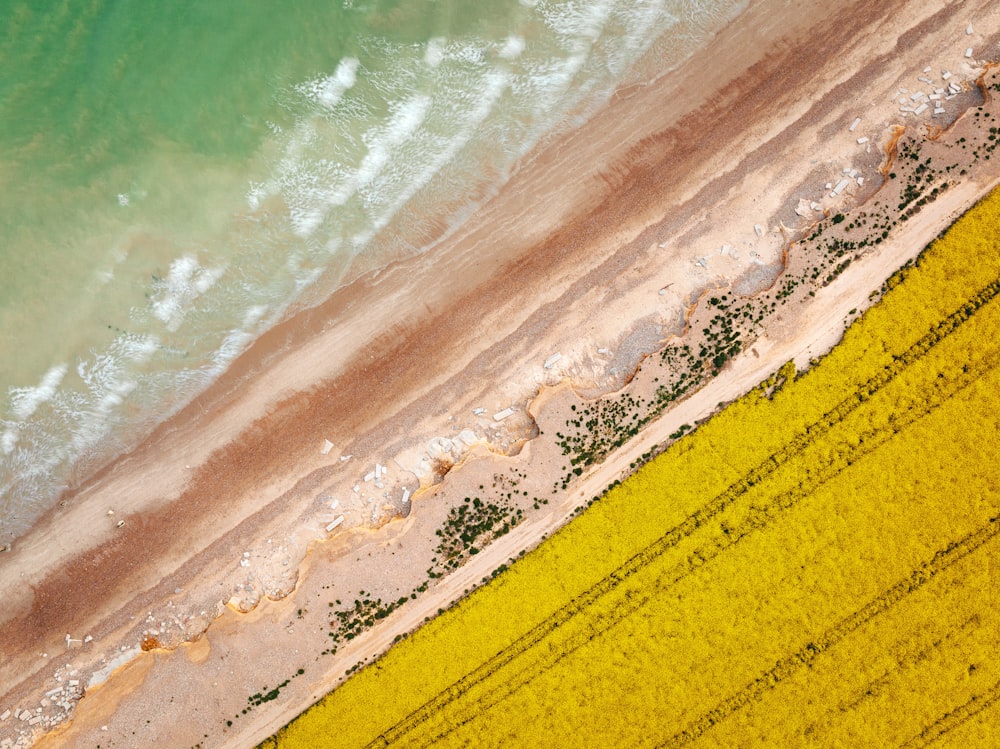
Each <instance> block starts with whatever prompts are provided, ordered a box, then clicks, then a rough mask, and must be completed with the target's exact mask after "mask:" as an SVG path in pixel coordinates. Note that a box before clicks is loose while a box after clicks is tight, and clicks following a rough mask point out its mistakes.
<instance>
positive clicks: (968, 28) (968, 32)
mask: <svg viewBox="0 0 1000 749" xmlns="http://www.w3.org/2000/svg"><path fill="white" fill-rule="evenodd" d="M965 35H966V36H972V24H971V23H970V24H969V25H968V26H966V27H965Z"/></svg>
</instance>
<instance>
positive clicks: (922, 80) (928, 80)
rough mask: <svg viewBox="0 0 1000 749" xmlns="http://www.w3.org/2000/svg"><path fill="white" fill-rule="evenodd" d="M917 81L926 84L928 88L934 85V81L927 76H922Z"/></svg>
mask: <svg viewBox="0 0 1000 749" xmlns="http://www.w3.org/2000/svg"><path fill="white" fill-rule="evenodd" d="M917 80H918V81H920V82H921V83H926V84H927V85H928V86H930V85H931V84H933V83H934V81H932V80H931V79H930V78H927V77H926V76H920V77H919V78H917Z"/></svg>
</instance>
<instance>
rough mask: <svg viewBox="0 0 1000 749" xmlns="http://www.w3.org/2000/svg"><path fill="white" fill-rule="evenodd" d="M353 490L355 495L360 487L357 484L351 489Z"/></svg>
mask: <svg viewBox="0 0 1000 749" xmlns="http://www.w3.org/2000/svg"><path fill="white" fill-rule="evenodd" d="M353 489H354V493H355V494H357V493H358V492H359V491H361V486H360V485H358V484H355V485H354V487H353Z"/></svg>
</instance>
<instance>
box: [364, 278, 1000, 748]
mask: <svg viewBox="0 0 1000 749" xmlns="http://www.w3.org/2000/svg"><path fill="white" fill-rule="evenodd" d="M998 295H1000V279H995V280H993V281H992V282H990V283H989V284H987V285H986V286H984V287H983V288H982V289H980V291H979V292H977V293H976V294H974V295H973V296H971V297H970V298H969V299H968V300H967V301H966V302H965V303H963V304H962V305H961V306H960V307H959V308H958V309H956V310H955V311H954V312H952V313H951V314H949V315H948V316H947V317H945V318H943V319H942V320H941V321H940V322H939V323H937V324H936V325H935V326H934V327H933V328H931V329H930V330H929V331H928V332H927V333H926V334H924V335H923V336H922V337H921V338H919V339H918V340H917V341H916V342H915V343H913V344H912V345H911V346H910V347H909V348H908V349H906V350H905V351H904V352H903V353H902V354H898V355H895V356H894V357H893V360H892V361H891V362H890V363H887V364H886V365H885V366H884V367H883V369H882V370H881V371H879V372H878V373H877V374H875V375H873V376H872V377H871V378H869V379H868V380H866V381H865V382H864V383H862V384H861V385H860V386H859V387H858V388H857V389H856V390H855V392H854V393H852V394H850V395H848V396H847V397H845V398H844V399H843V400H841V401H840V402H839V403H838V404H837V405H836V406H834V407H833V408H832V409H831V410H830V411H828V412H827V413H826V414H824V415H823V416H822V417H821V418H820V419H818V420H817V421H816V422H814V423H813V424H811V425H809V426H807V427H806V428H805V429H804V430H801V431H800V432H799V434H797V435H795V436H794V437H793V438H792V439H790V440H789V441H788V443H787V444H786V445H785V446H784V447H783V448H781V449H779V450H777V451H775V452H774V453H773V454H772V455H770V456H769V457H767V458H765V459H764V460H763V461H761V462H760V463H759V464H758V465H756V466H754V467H753V468H752V469H751V470H749V471H748V472H747V473H746V474H745V475H744V476H743V477H742V478H741V479H739V480H738V481H736V482H735V483H733V484H731V485H730V486H729V487H728V488H727V489H726V490H725V491H724V492H722V493H721V494H719V495H717V496H716V497H715V498H714V499H712V500H711V501H709V502H708V503H707V504H705V505H703V506H702V507H701V508H700V509H698V510H697V511H695V512H694V513H692V514H691V515H689V516H688V517H687V518H686V519H685V520H683V521H682V522H681V523H680V524H678V525H676V526H674V527H673V528H671V529H670V530H668V531H667V532H666V533H664V534H663V535H662V536H660V537H659V538H658V539H657V540H656V541H654V542H653V543H651V544H649V545H648V546H647V547H645V548H644V549H642V550H640V551H639V552H637V553H636V554H635V555H633V556H632V557H631V558H629V559H628V560H627V561H626V562H625V563H623V564H622V565H620V566H619V567H618V568H617V569H615V570H614V571H612V572H611V573H609V574H608V575H607V576H605V577H604V578H602V579H601V580H600V581H598V582H597V583H595V584H594V585H592V586H591V587H590V588H588V589H587V590H586V591H584V592H583V593H581V594H580V595H578V596H576V597H574V598H573V599H571V600H570V601H569V602H567V603H566V604H565V605H564V606H562V607H561V608H559V609H558V610H556V611H555V612H553V613H552V614H551V615H549V616H548V617H547V618H546V619H544V620H543V621H541V622H540V623H538V624H537V625H535V626H534V627H533V628H531V629H530V630H528V631H527V632H526V633H525V634H524V635H522V636H520V637H519V638H518V639H517V640H515V641H514V642H513V643H511V644H510V645H509V646H507V647H506V648H504V649H503V650H501V651H499V652H497V653H496V654H495V655H493V656H492V657H491V658H489V659H488V660H486V661H485V662H483V663H482V664H481V665H480V666H479V667H477V668H475V669H473V670H472V671H471V672H469V673H468V674H466V675H465V676H463V677H461V678H460V679H458V680H457V681H455V682H454V683H452V684H451V685H449V686H448V687H447V688H445V689H444V690H442V691H440V692H439V693H438V694H437V695H435V696H434V697H432V698H431V699H430V700H428V701H427V702H425V703H424V704H423V705H422V706H421V707H419V708H418V709H417V710H415V711H413V712H412V713H410V714H409V715H408V716H407V717H405V718H403V719H402V720H401V721H399V722H397V723H396V724H394V725H393V726H391V727H390V728H389V729H388V730H386V731H384V732H383V733H382V734H380V735H379V736H377V737H376V738H375V739H373V740H372V741H371V742H370V743H369V744H368V745H367V746H369V747H376V746H388V745H389V744H391V743H393V742H394V741H396V740H398V739H399V738H401V737H402V736H404V735H406V734H407V733H409V732H411V731H413V730H414V729H415V728H417V727H418V726H419V725H421V724H422V723H424V722H425V721H426V720H428V719H429V718H430V717H431V716H433V715H435V714H438V713H439V712H440V711H441V710H442V709H443V708H444V707H446V706H447V705H448V704H449V703H451V702H453V701H454V700H456V699H458V698H459V697H461V696H463V695H464V694H466V693H467V692H468V691H469V690H470V689H472V688H473V687H475V686H476V685H478V684H480V683H482V682H483V681H485V680H487V679H489V678H490V677H491V675H492V674H494V673H495V672H496V671H498V670H499V669H501V668H503V667H505V666H507V665H508V664H510V663H511V662H512V661H514V660H515V659H516V658H518V657H520V656H521V655H522V654H523V653H525V652H527V651H528V650H530V649H532V648H534V647H536V646H537V645H538V644H539V643H541V642H542V641H543V640H544V639H545V638H547V637H548V636H549V635H550V634H551V633H552V632H554V631H555V630H556V629H557V628H558V627H560V626H562V625H563V624H564V623H566V622H568V621H570V620H571V619H572V618H573V617H575V616H577V615H578V614H580V613H581V612H582V611H584V610H585V609H587V608H589V607H591V606H593V605H594V604H595V603H597V602H598V601H599V600H601V599H602V598H603V597H604V596H606V595H607V594H608V593H610V592H612V591H614V590H615V589H616V588H617V587H618V586H620V585H621V584H622V583H623V582H625V581H626V580H628V579H629V578H630V577H631V576H632V575H634V574H636V573H637V572H639V571H641V570H643V569H644V568H646V567H647V566H648V565H650V564H651V563H652V562H654V561H655V560H657V559H658V558H659V557H660V556H661V555H662V554H663V553H664V552H665V551H667V550H669V549H671V548H673V547H675V546H677V545H678V544H679V543H680V542H681V541H682V540H684V539H685V538H687V537H689V536H690V535H691V534H693V533H695V532H696V531H697V529H698V528H700V527H702V526H704V525H705V524H706V523H708V522H709V521H710V520H712V519H713V518H715V517H716V516H718V515H719V514H720V513H722V512H723V511H724V510H725V509H727V508H728V507H730V506H731V505H733V503H734V502H736V501H737V499H738V498H739V497H741V496H743V495H744V494H745V493H746V492H747V491H748V490H749V489H751V488H752V487H754V486H755V485H757V484H759V483H761V482H763V481H765V480H766V479H767V478H768V477H769V476H771V475H772V474H773V473H774V472H775V471H777V470H778V469H779V468H781V467H782V466H783V465H785V464H786V463H788V462H789V461H790V460H792V459H793V458H795V457H797V456H799V455H801V454H802V453H803V452H804V451H805V450H806V449H807V448H808V447H809V446H810V445H812V444H814V443H815V441H816V440H817V439H819V438H820V437H822V436H823V435H825V434H826V433H827V432H829V431H830V429H832V428H833V427H834V426H835V425H836V424H838V423H840V422H841V421H843V420H844V419H845V418H846V417H847V416H849V415H850V414H851V413H852V412H854V411H855V410H856V409H858V408H859V407H860V406H861V405H862V404H864V403H866V402H867V401H869V400H870V399H871V398H872V397H874V396H875V394H877V393H878V392H879V391H880V390H881V389H882V388H884V387H885V386H886V385H888V384H889V383H890V382H892V381H893V380H894V379H895V378H896V377H897V376H899V374H901V373H902V372H903V371H905V370H906V368H907V367H909V366H910V365H911V364H913V363H914V362H916V361H918V360H920V359H921V358H922V357H923V356H925V355H926V354H927V353H928V352H930V351H931V350H932V349H933V348H934V347H935V346H936V345H937V344H938V343H940V342H941V341H943V340H944V339H946V338H947V337H948V336H949V335H951V334H952V333H954V332H955V331H956V330H958V329H959V328H960V327H961V326H962V325H963V324H964V323H965V322H966V321H968V320H969V319H970V318H972V317H973V316H974V315H975V314H976V313H977V312H978V311H979V310H980V309H982V308H983V307H984V306H985V305H986V304H988V303H989V302H991V301H993V300H994V299H995V298H996V297H997V296H998ZM962 379H963V380H964V379H966V378H962ZM919 415H921V414H917V415H916V416H914V418H917V417H919ZM623 613H624V612H623Z"/></svg>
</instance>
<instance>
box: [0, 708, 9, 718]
mask: <svg viewBox="0 0 1000 749" xmlns="http://www.w3.org/2000/svg"><path fill="white" fill-rule="evenodd" d="M9 717H10V710H4V711H3V712H2V713H0V720H7V718H9Z"/></svg>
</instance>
